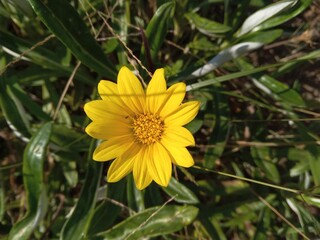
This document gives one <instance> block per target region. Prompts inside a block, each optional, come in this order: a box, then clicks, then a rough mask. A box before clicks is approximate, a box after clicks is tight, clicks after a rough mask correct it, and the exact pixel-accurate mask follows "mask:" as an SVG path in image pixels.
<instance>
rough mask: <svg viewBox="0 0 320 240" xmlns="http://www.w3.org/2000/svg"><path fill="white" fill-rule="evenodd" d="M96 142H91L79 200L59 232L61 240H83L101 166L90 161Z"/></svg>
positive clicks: (91, 212) (99, 163)
mask: <svg viewBox="0 0 320 240" xmlns="http://www.w3.org/2000/svg"><path fill="white" fill-rule="evenodd" d="M95 143H96V141H95V140H92V141H91V146H90V149H89V153H88V154H89V155H88V168H87V172H86V178H85V182H84V185H83V187H82V191H81V194H80V198H79V200H78V202H77V204H76V206H75V208H74V210H73V211H72V214H71V216H70V218H69V219H68V220H67V221H66V223H65V225H64V226H63V229H62V231H61V235H60V239H61V240H73V239H74V240H79V239H83V238H84V237H85V236H86V234H87V231H88V227H89V224H90V221H91V218H92V214H93V209H94V207H95V204H96V193H97V189H98V186H99V184H100V178H101V173H102V167H103V164H102V163H101V162H96V161H93V160H92V153H93V151H94V149H95V147H96V146H95V145H96V144H95Z"/></svg>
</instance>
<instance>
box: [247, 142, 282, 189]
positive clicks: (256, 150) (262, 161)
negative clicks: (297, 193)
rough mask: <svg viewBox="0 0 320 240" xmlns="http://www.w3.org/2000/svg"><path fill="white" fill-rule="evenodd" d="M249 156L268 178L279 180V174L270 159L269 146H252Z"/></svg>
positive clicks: (277, 181) (274, 180)
mask: <svg viewBox="0 0 320 240" xmlns="http://www.w3.org/2000/svg"><path fill="white" fill-rule="evenodd" d="M251 156H252V158H253V161H254V162H255V164H256V165H257V166H258V167H259V168H260V169H261V170H262V171H263V172H264V173H265V174H266V177H267V178H268V179H269V180H271V181H273V182H275V183H279V182H280V174H279V171H278V169H277V167H276V166H275V164H274V163H273V162H272V161H271V160H272V159H271V156H270V153H269V148H267V147H252V148H251Z"/></svg>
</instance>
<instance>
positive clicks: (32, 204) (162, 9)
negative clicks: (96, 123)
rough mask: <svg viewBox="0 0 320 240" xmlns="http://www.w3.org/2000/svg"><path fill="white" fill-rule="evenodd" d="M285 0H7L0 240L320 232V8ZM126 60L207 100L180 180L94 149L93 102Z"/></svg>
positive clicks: (0, 112) (3, 12) (1, 65)
mask: <svg viewBox="0 0 320 240" xmlns="http://www.w3.org/2000/svg"><path fill="white" fill-rule="evenodd" d="M274 2H275V3H272V2H271V1H263V0H251V1H250V0H243V1H229V0H224V1H223V0H204V1H193V0H177V1H175V2H174V1H163V0H162V1H161V0H158V1H156V0H153V1H152V0H150V1H141V0H135V1H134V0H132V1H130V0H118V1H115V0H109V1H103V0H72V1H67V0H10V1H7V0H0V46H1V48H0V69H1V70H0V71H1V76H0V126H1V128H0V129H1V130H0V144H1V154H0V155H1V156H0V157H1V165H0V178H1V185H0V234H1V236H2V237H3V238H8V239H68V240H69V239H77V240H78V239H141V238H156V239H302V238H305V239H315V238H316V237H317V236H319V235H320V223H319V213H320V212H319V207H320V196H319V192H320V190H319V184H320V149H319V141H320V140H319V130H320V125H319V117H320V113H319V108H320V107H319V106H320V104H319V103H320V98H319V96H320V93H319V86H320V85H319V84H320V79H319V76H320V75H319V74H320V73H319V70H318V69H319V62H318V60H319V56H320V55H319V53H320V52H319V50H317V49H318V47H319V13H320V3H319V2H318V1H311V0H297V1H292V0H283V1H274ZM123 65H127V66H130V67H131V68H132V70H135V71H137V72H138V73H139V76H140V77H142V78H143V79H149V76H148V74H147V71H146V70H148V71H150V72H153V71H154V69H156V68H158V67H165V69H166V75H167V79H168V85H170V84H172V83H174V82H177V81H185V82H186V84H187V86H188V96H187V98H189V99H198V100H200V101H201V102H202V106H201V111H200V113H199V114H198V116H197V118H196V119H195V120H194V121H193V122H192V123H191V124H189V125H188V126H187V127H188V128H189V129H190V131H192V132H193V133H194V135H195V137H196V142H197V145H196V146H195V147H193V148H190V151H191V152H192V154H193V156H194V158H195V161H196V166H195V167H193V168H190V169H181V168H176V169H175V171H174V178H172V180H171V182H170V185H169V187H168V188H161V187H159V186H157V185H156V184H152V185H151V186H150V187H148V188H147V189H146V190H145V191H138V190H137V189H136V188H135V187H134V183H133V180H132V177H131V176H128V177H127V178H126V179H124V180H122V181H120V182H118V183H115V184H108V183H106V182H105V178H104V176H105V173H106V170H107V168H108V163H106V164H101V163H97V162H94V161H92V159H91V155H92V151H93V149H94V148H95V146H96V144H97V142H96V141H95V140H92V139H90V138H89V137H88V136H87V135H86V134H85V133H84V131H83V129H84V127H85V126H86V125H87V124H88V123H89V120H88V119H87V118H86V116H85V114H84V112H83V105H84V103H85V102H87V101H89V100H91V99H95V98H97V91H96V86H97V83H98V81H99V80H100V79H108V80H116V74H117V70H118V69H119V68H120V67H121V66H123Z"/></svg>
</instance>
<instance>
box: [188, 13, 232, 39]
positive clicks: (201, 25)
mask: <svg viewBox="0 0 320 240" xmlns="http://www.w3.org/2000/svg"><path fill="white" fill-rule="evenodd" d="M185 17H186V18H187V19H188V20H189V22H190V23H191V24H192V25H194V26H195V27H196V29H198V30H199V31H200V32H201V33H203V34H205V35H208V36H216V35H217V34H221V33H226V32H228V31H230V30H231V28H230V27H229V26H226V25H224V24H221V23H218V22H215V21H212V20H210V19H207V18H203V17H200V16H199V15H198V14H196V13H193V12H190V13H186V14H185Z"/></svg>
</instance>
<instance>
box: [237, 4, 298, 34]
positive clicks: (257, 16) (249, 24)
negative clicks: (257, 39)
mask: <svg viewBox="0 0 320 240" xmlns="http://www.w3.org/2000/svg"><path fill="white" fill-rule="evenodd" d="M296 3H297V0H282V1H278V2H276V3H273V4H270V5H269V6H267V7H265V8H263V9H261V10H258V11H256V12H255V13H253V14H252V15H251V16H249V17H248V18H247V19H246V20H245V21H244V22H243V24H242V26H241V28H240V29H239V31H238V33H237V34H236V35H237V37H240V36H242V35H244V34H246V33H248V32H250V31H252V30H255V27H257V26H258V25H260V24H262V23H263V22H265V21H266V20H268V19H270V18H272V17H273V16H275V15H276V14H278V13H280V12H281V11H284V10H285V9H287V8H290V7H292V6H294V5H295V4H296Z"/></svg>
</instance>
